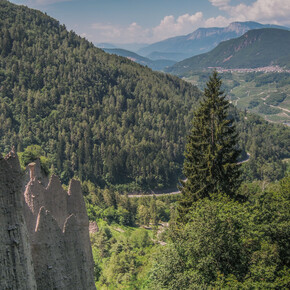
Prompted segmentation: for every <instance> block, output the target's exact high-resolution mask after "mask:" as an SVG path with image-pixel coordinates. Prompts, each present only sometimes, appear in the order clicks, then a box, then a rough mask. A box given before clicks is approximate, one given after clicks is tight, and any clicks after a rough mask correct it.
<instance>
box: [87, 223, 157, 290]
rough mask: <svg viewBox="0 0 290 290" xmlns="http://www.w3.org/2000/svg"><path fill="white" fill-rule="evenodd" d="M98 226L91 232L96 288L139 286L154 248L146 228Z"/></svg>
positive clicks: (133, 287) (134, 287) (135, 287)
mask: <svg viewBox="0 0 290 290" xmlns="http://www.w3.org/2000/svg"><path fill="white" fill-rule="evenodd" d="M100 225H101V227H100V231H99V232H98V233H96V234H93V235H91V242H92V249H93V253H94V261H95V265H96V266H95V268H96V274H97V275H96V276H95V277H96V281H97V283H96V285H97V288H98V289H107V288H108V287H109V288H110V289H140V287H139V286H140V284H142V283H143V280H144V277H143V276H145V277H146V275H145V274H143V271H144V270H145V269H146V266H147V264H148V263H149V260H150V259H149V257H150V254H151V251H152V250H153V248H154V245H153V242H152V239H151V237H150V235H149V233H148V230H145V229H129V228H124V227H122V230H121V229H117V230H116V229H114V228H112V227H110V228H109V227H107V226H106V225H104V224H103V225H102V223H100ZM119 231H120V232H119ZM131 287H132V288H131Z"/></svg>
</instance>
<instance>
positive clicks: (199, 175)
mask: <svg viewBox="0 0 290 290" xmlns="http://www.w3.org/2000/svg"><path fill="white" fill-rule="evenodd" d="M228 107H229V102H228V101H227V100H225V96H224V95H223V92H222V91H221V80H220V78H219V77H218V75H217V72H216V71H214V72H213V75H212V76H211V77H210V80H209V82H208V83H207V87H206V88H205V91H204V99H203V101H202V102H201V103H200V106H199V107H198V109H197V110H196V111H195V114H194V119H193V128H192V131H191V134H190V135H189V137H188V142H187V145H186V152H185V162H184V168H183V173H184V175H185V177H186V181H183V182H182V188H181V193H182V197H181V200H180V201H179V205H180V206H179V213H180V218H181V219H183V218H184V217H185V215H186V213H187V212H188V211H189V209H190V207H191V206H192V203H193V202H195V201H197V200H198V199H200V198H205V197H209V196H210V195H211V194H214V193H220V192H222V193H226V194H227V195H229V196H230V197H234V196H235V194H236V190H237V188H238V187H239V185H240V180H239V165H238V164H237V158H238V156H239V154H240V151H239V150H237V149H236V147H237V134H236V132H235V126H234V124H233V120H230V119H228Z"/></svg>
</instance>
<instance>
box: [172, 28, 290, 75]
mask: <svg viewBox="0 0 290 290" xmlns="http://www.w3.org/2000/svg"><path fill="white" fill-rule="evenodd" d="M289 48H290V31H287V30H282V29H276V28H264V29H254V30H250V31H248V32H246V33H245V34H244V35H243V36H241V37H239V38H236V39H231V40H227V41H224V42H222V43H220V44H219V45H218V46H217V47H216V48H214V49H213V50H212V51H210V52H208V53H204V54H201V55H197V56H194V57H191V58H188V59H185V60H183V61H181V62H179V63H176V64H175V65H174V66H172V67H170V68H169V69H168V70H167V72H170V73H173V74H178V75H185V74H188V73H189V72H191V71H200V70H204V69H207V68H211V67H222V68H258V67H265V66H270V65H278V66H281V67H284V68H290V49H289Z"/></svg>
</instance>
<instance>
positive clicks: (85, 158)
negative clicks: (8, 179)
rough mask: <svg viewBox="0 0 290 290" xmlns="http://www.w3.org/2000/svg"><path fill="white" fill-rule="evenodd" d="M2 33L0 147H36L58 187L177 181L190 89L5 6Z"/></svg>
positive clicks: (193, 92)
mask: <svg viewBox="0 0 290 290" xmlns="http://www.w3.org/2000/svg"><path fill="white" fill-rule="evenodd" d="M0 28H1V38H0V49H1V57H0V88H1V89H0V101H1V117H0V119H1V125H0V126H1V131H0V132H1V139H0V144H1V150H3V149H4V150H6V151H7V150H8V149H9V148H10V147H11V144H15V145H17V149H18V151H21V150H23V149H24V148H25V147H26V146H28V145H30V144H39V145H41V146H42V148H43V149H44V150H45V151H46V152H47V153H48V154H49V157H50V158H52V160H53V163H54V167H55V168H56V170H57V172H58V173H59V174H61V176H62V178H63V180H64V181H66V180H67V179H68V178H69V177H72V176H73V175H78V176H79V177H80V178H81V179H82V180H84V179H90V180H92V181H94V182H98V183H99V184H104V182H107V183H129V182H133V181H136V182H137V183H138V184H140V185H141V186H145V185H151V186H153V187H158V186H165V185H169V183H170V181H174V182H176V176H177V174H179V172H180V166H179V165H180V164H181V163H182V159H183V149H184V147H183V144H184V136H185V134H184V132H186V131H187V128H188V125H189V123H190V114H189V112H190V110H191V108H192V107H193V105H194V104H195V103H196V102H197V99H198V97H199V96H200V93H199V91H198V90H197V88H196V87H194V86H192V85H190V84H188V83H186V82H184V81H181V80H180V79H178V78H176V77H171V76H168V75H164V74H160V73H153V72H152V71H151V70H150V69H148V68H145V67H142V66H140V65H138V64H135V63H133V62H131V61H130V60H127V59H125V58H121V57H117V56H113V55H112V56H111V55H108V54H106V53H104V52H103V51H102V50H100V49H98V48H96V47H94V46H93V45H92V44H91V43H89V42H88V41H86V40H85V39H82V38H80V37H79V36H77V35H76V34H75V33H73V32H68V31H67V30H66V28H65V26H64V25H60V24H59V23H58V22H57V21H56V20H54V19H52V18H50V17H48V16H47V15H44V14H42V13H41V12H39V11H36V10H31V9H28V8H26V7H21V6H16V5H12V4H10V3H9V2H7V1H1V2H0Z"/></svg>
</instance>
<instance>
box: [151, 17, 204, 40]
mask: <svg viewBox="0 0 290 290" xmlns="http://www.w3.org/2000/svg"><path fill="white" fill-rule="evenodd" d="M202 22H203V14H202V12H196V13H195V14H193V15H190V14H184V15H181V16H179V17H177V18H176V19H175V17H174V16H173V15H170V16H165V17H164V18H163V19H162V20H161V22H160V24H159V25H158V26H156V27H154V28H153V29H152V31H153V38H156V39H165V38H168V37H172V36H176V35H181V34H187V33H190V32H192V31H193V30H195V29H196V28H197V27H198V26H199V25H200V24H201V23H202Z"/></svg>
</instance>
